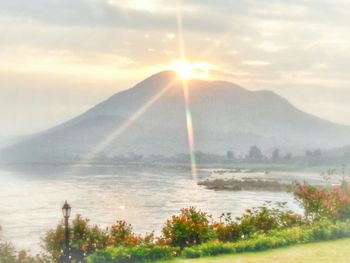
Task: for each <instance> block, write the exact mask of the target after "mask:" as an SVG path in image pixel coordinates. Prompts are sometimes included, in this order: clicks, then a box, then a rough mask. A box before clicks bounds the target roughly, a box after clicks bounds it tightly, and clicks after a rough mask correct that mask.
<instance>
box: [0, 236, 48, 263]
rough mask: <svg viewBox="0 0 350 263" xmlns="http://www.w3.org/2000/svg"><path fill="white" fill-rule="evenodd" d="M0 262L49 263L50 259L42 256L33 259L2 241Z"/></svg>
mask: <svg viewBox="0 0 350 263" xmlns="http://www.w3.org/2000/svg"><path fill="white" fill-rule="evenodd" d="M0 262H1V263H48V262H50V261H49V259H47V258H45V257H44V256H42V255H37V256H36V257H32V256H31V255H30V254H29V253H28V252H27V251H24V250H22V251H19V252H17V251H16V250H15V248H14V247H13V246H12V245H11V244H9V243H3V242H1V241H0Z"/></svg>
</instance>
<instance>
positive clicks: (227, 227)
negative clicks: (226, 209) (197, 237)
mask: <svg viewBox="0 0 350 263" xmlns="http://www.w3.org/2000/svg"><path fill="white" fill-rule="evenodd" d="M213 229H214V231H215V234H216V238H217V239H219V240H220V241H224V242H228V241H236V240H238V239H240V238H241V236H242V234H243V233H242V229H241V226H240V225H239V224H238V223H236V222H234V221H233V220H232V217H231V214H230V213H228V214H222V215H221V216H220V222H214V223H213Z"/></svg>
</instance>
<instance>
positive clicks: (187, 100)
mask: <svg viewBox="0 0 350 263" xmlns="http://www.w3.org/2000/svg"><path fill="white" fill-rule="evenodd" d="M176 3H177V16H176V18H177V31H178V36H179V38H178V39H179V53H180V57H181V61H182V62H183V63H182V64H181V65H182V67H180V69H181V70H182V72H183V73H185V74H184V76H185V77H183V78H182V87H183V93H184V100H185V110H186V126H187V137H188V147H189V152H190V162H191V174H192V179H193V180H194V181H195V182H198V172H197V160H196V154H195V138H194V130H193V121H192V113H191V107H190V93H189V83H188V81H187V79H188V77H186V76H189V75H191V72H193V70H191V68H189V66H188V65H189V64H188V63H186V62H185V61H186V54H185V45H184V37H183V29H182V15H181V8H180V2H179V1H177V2H176ZM184 68H185V69H184ZM180 72H181V71H180ZM180 74H181V73H180Z"/></svg>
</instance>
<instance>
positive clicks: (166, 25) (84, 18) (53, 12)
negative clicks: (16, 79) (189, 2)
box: [0, 0, 225, 31]
mask: <svg viewBox="0 0 350 263" xmlns="http://www.w3.org/2000/svg"><path fill="white" fill-rule="evenodd" d="M0 14H1V15H3V16H4V15H6V16H9V17H15V18H16V19H19V20H20V21H21V22H30V21H38V22H42V23H44V24H46V25H55V26H79V27H116V28H128V29H139V30H144V29H152V30H156V29H176V13H175V12H174V8H173V9H170V10H168V11H165V12H152V11H148V10H142V9H134V8H126V7H123V6H122V5H117V4H115V3H114V2H110V1H102V0H85V1H84V0H60V1H56V0H35V1H22V0H11V1H6V0H1V1H0ZM183 16H184V20H185V21H186V27H187V28H188V29H190V30H199V31H202V30H203V31H218V30H223V29H224V28H225V24H224V21H222V20H221V19H215V20H213V21H211V23H208V22H209V20H208V19H206V18H205V17H203V16H202V15H201V14H197V13H195V12H194V13H193V12H187V11H186V10H184V12H183Z"/></svg>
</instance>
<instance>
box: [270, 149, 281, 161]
mask: <svg viewBox="0 0 350 263" xmlns="http://www.w3.org/2000/svg"><path fill="white" fill-rule="evenodd" d="M280 158H281V156H280V150H279V149H278V148H275V149H274V150H273V152H272V156H271V160H272V161H274V162H276V161H278V160H280Z"/></svg>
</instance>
